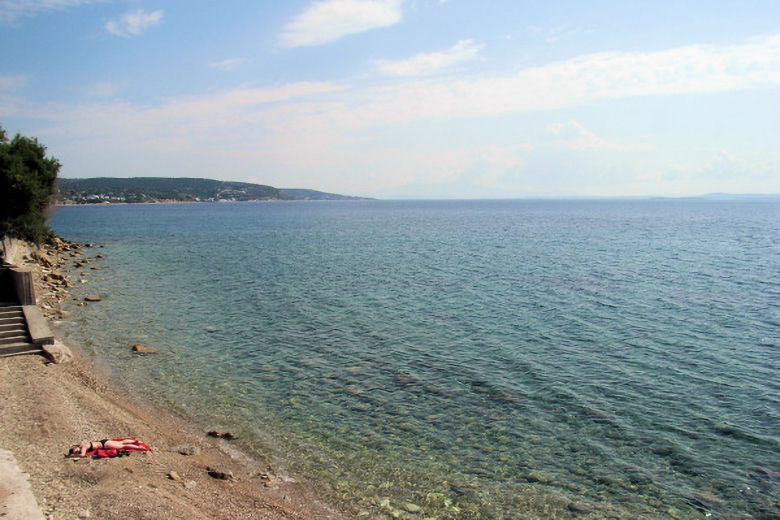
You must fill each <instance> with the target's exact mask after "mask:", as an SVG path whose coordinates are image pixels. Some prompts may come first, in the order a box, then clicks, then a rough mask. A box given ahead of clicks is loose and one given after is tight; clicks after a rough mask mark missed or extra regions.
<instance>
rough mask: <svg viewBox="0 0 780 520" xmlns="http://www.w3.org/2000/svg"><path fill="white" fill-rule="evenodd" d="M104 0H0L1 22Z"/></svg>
mask: <svg viewBox="0 0 780 520" xmlns="http://www.w3.org/2000/svg"><path fill="white" fill-rule="evenodd" d="M102 1H103V0H0V22H6V23H10V22H14V21H16V20H17V19H19V18H22V17H25V16H36V15H38V14H41V13H44V12H46V11H58V10H64V9H68V8H70V7H78V6H80V5H86V4H95V3H100V2H102Z"/></svg>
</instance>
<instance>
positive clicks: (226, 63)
mask: <svg viewBox="0 0 780 520" xmlns="http://www.w3.org/2000/svg"><path fill="white" fill-rule="evenodd" d="M244 63H246V60H245V59H244V58H229V59H227V60H222V61H215V62H212V63H209V67H211V68H213V69H217V70H221V71H224V72H230V71H232V70H234V69H236V68H237V67H239V66H241V65H243V64H244Z"/></svg>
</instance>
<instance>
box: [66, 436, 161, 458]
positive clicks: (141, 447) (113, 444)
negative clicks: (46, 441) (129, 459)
mask: <svg viewBox="0 0 780 520" xmlns="http://www.w3.org/2000/svg"><path fill="white" fill-rule="evenodd" d="M149 449H150V448H149V446H147V445H146V444H144V443H143V442H141V441H139V440H138V439H134V438H133V437H126V438H123V439H103V440H99V441H92V442H89V441H84V442H82V443H81V444H74V445H73V446H71V447H70V450H69V451H68V455H70V456H71V457H92V456H97V457H116V456H117V455H120V454H123V455H124V454H129V452H131V451H149Z"/></svg>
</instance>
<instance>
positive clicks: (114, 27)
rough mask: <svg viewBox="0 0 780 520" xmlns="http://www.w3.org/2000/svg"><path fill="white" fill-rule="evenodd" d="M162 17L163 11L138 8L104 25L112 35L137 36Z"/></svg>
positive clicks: (157, 22) (157, 23)
mask: <svg viewBox="0 0 780 520" xmlns="http://www.w3.org/2000/svg"><path fill="white" fill-rule="evenodd" d="M162 17H163V11H161V10H157V11H152V12H147V11H144V10H143V9H138V10H137V11H130V12H127V13H125V14H123V15H122V17H121V18H119V19H118V20H111V21H110V22H107V23H106V25H105V29H106V31H108V33H109V34H113V35H114V36H123V37H128V36H138V35H139V34H141V32H142V31H144V30H146V29H148V28H149V27H154V26H155V25H159V24H160V21H161V20H162Z"/></svg>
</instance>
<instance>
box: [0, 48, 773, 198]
mask: <svg viewBox="0 0 780 520" xmlns="http://www.w3.org/2000/svg"><path fill="white" fill-rule="evenodd" d="M4 81H5V83H6V84H7V85H8V86H9V88H10V87H11V86H13V85H19V82H20V81H21V80H20V79H18V78H17V79H13V77H12V79H5V80H3V79H2V78H0V86H2V85H3V82H4ZM372 81H375V78H372ZM777 86H780V37H773V38H763V39H758V40H751V41H748V42H745V43H743V44H741V45H731V46H688V47H681V48H677V49H670V50H666V51H659V52H646V53H608V54H590V55H583V56H580V57H576V58H572V59H570V60H566V61H561V62H557V63H552V64H549V65H546V66H542V67H533V68H526V69H522V70H520V71H518V72H516V73H514V74H511V75H503V76H498V75H497V76H494V77H479V78H464V79H461V80H459V81H451V80H442V79H433V78H429V79H427V80H425V81H422V80H416V81H401V82H397V83H396V80H394V81H393V82H388V83H387V84H386V85H385V86H382V87H373V86H364V85H362V84H357V83H356V84H354V85H348V84H342V85H339V84H333V83H326V82H322V83H305V82H302V83H294V84H288V85H278V86H268V87H265V88H248V87H238V88H235V89H231V90H225V91H220V92H211V93H208V94H204V95H197V96H187V97H182V98H174V99H168V100H164V101H162V102H159V103H157V104H155V105H139V104H133V103H128V102H119V101H114V102H103V103H99V102H94V101H92V102H89V103H86V104H82V105H79V106H75V107H71V106H64V105H63V106H55V105H52V104H42V103H33V102H32V101H29V102H26V103H23V100H20V99H17V98H14V99H11V98H10V97H8V96H5V97H3V96H0V118H7V117H8V116H9V115H10V116H15V117H24V118H27V119H34V118H37V119H38V120H44V121H49V122H50V123H49V124H50V125H51V126H50V127H49V128H47V129H46V132H45V133H36V135H39V136H40V137H41V138H42V139H44V141H45V142H47V143H57V146H58V148H57V149H56V150H55V149H54V148H52V153H53V154H54V155H55V156H57V157H59V158H60V159H61V160H62V161H63V164H65V168H66V170H65V174H66V176H67V175H76V174H78V175H81V176H92V175H101V174H105V172H101V171H99V170H100V168H105V164H112V165H116V171H115V172H112V173H111V174H112V175H138V174H145V175H146V174H148V175H151V174H159V175H166V170H165V168H175V169H176V170H177V171H188V172H190V173H191V174H192V175H194V176H206V177H208V176H213V175H214V172H230V175H232V176H233V177H234V178H243V176H248V175H257V173H256V172H257V171H258V170H259V169H261V167H260V166H259V165H262V171H263V175H264V179H265V180H264V182H265V183H268V184H272V185H287V186H294V185H298V186H314V187H316V186H317V183H315V182H310V180H313V179H320V181H319V182H327V185H322V184H319V186H320V187H321V188H327V189H328V190H329V191H347V192H349V191H355V190H356V187H359V188H360V191H361V192H362V193H366V194H367V193H370V192H371V190H378V189H379V188H392V187H393V186H398V185H400V184H415V183H417V184H419V183H429V184H430V183H437V182H438V183H447V182H454V181H459V182H460V181H463V182H465V180H468V182H471V183H472V184H474V185H477V184H479V185H481V186H483V187H488V186H494V187H496V188H495V189H496V190H499V191H500V190H504V188H503V186H515V188H514V189H516V190H519V191H518V193H521V192H522V193H544V191H543V187H544V186H548V185H549V186H552V184H550V183H551V181H550V180H549V175H548V174H547V172H548V171H552V170H550V168H546V166H548V165H549V164H550V163H549V161H551V160H559V161H560V164H555V165H553V166H554V167H556V168H558V170H560V171H564V170H566V171H569V170H571V164H573V163H572V162H566V161H575V160H580V159H581V158H582V157H581V156H583V155H587V156H588V157H587V158H588V159H589V160H593V161H594V165H595V166H593V165H592V166H593V167H592V168H591V170H590V173H588V174H587V175H585V174H583V175H585V177H583V182H582V183H580V184H578V185H577V186H572V187H571V189H572V190H575V189H577V190H585V189H586V188H585V187H583V186H586V185H587V186H590V187H589V188H587V189H592V190H593V194H596V191H597V190H599V189H604V186H606V185H607V184H605V183H604V182H601V183H599V182H591V181H592V180H593V179H594V178H595V177H594V176H595V175H597V172H599V171H603V168H602V166H603V164H602V163H599V164H598V165H596V162H598V161H606V160H607V159H609V160H614V161H615V164H617V166H615V169H616V170H618V169H619V167H622V166H621V164H626V165H628V164H629V163H630V164H631V165H633V164H634V163H635V162H636V161H635V160H636V159H637V158H639V159H640V160H641V161H645V162H646V164H644V165H640V166H641V168H639V167H637V168H638V170H637V171H641V172H644V173H642V175H657V174H658V173H659V172H668V171H669V168H668V167H667V166H666V165H668V164H670V162H671V160H670V159H669V155H670V154H669V153H668V151H664V154H661V153H658V154H655V153H642V152H643V150H646V149H645V148H642V147H640V146H636V145H631V144H620V143H614V142H612V141H611V140H609V139H605V138H604V137H601V136H599V135H596V133H594V132H593V131H591V130H589V129H588V128H585V127H584V126H583V125H582V124H580V123H579V122H577V121H575V120H569V121H568V122H563V123H558V124H555V125H551V126H549V127H548V128H547V130H548V133H547V134H544V135H542V136H538V135H537V138H536V139H537V140H536V141H535V142H534V148H533V150H531V149H530V145H522V146H521V145H517V146H515V147H512V145H509V144H507V143H508V142H510V141H508V138H509V132H513V131H516V132H517V136H516V140H515V142H516V143H517V142H525V141H527V140H528V139H529V137H528V136H529V133H528V132H529V131H528V130H527V129H525V128H519V127H518V126H516V125H514V123H513V122H512V121H510V118H504V119H503V120H502V121H501V125H500V126H501V127H502V130H497V131H496V133H495V134H491V133H490V132H485V135H482V134H481V133H480V135H479V136H478V137H477V138H476V141H473V140H472V141H465V140H461V139H460V137H459V136H456V134H455V133H454V132H453V133H451V134H449V135H450V136H451V137H448V135H446V134H447V132H442V136H441V139H431V140H430V142H426V143H424V146H423V145H420V146H419V147H418V146H416V144H415V143H416V142H417V141H424V140H425V139H418V137H421V136H423V134H421V133H420V132H428V134H426V137H429V133H430V130H431V128H432V127H436V128H444V127H447V126H449V122H450V121H451V120H455V119H464V120H466V119H470V118H473V121H474V122H475V123H477V125H475V127H478V128H488V127H489V126H491V125H490V120H488V121H487V122H484V120H483V121H480V120H479V119H480V118H490V117H493V116H506V115H511V114H517V113H522V112H527V111H538V110H548V109H561V108H566V107H575V106H581V105H584V104H590V103H593V102H595V101H601V100H610V99H617V98H625V97H631V96H649V95H653V96H658V95H674V94H689V93H709V92H725V91H739V90H742V91H747V90H750V89H754V88H766V87H770V88H775V87H777ZM700 99H702V100H706V96H705V97H704V98H700ZM703 102H705V101H703ZM551 117H555V116H554V115H552V116H551ZM432 120H439V121H438V122H437V125H430V124H428V121H432ZM548 121H549V120H548ZM564 121H566V119H564ZM418 122H422V123H423V124H421V125H417V123H418ZM398 123H400V124H398ZM438 123H440V125H441V126H438ZM457 123H458V125H452V126H453V127H454V126H459V127H460V128H461V129H462V128H465V127H468V126H470V121H462V122H457ZM461 123H462V124H461ZM542 127H544V125H542ZM475 133H476V131H475ZM499 134H501V135H499ZM386 138H389V139H386ZM398 143H401V144H400V145H399V144H398ZM410 143H411V146H409V144H410ZM431 143H432V144H431ZM496 143H499V144H496ZM500 143H503V144H500ZM464 144H465V145H464ZM551 144H552V145H553V146H560V147H564V149H553V148H551V146H550V145H551ZM572 148H574V149H577V150H593V151H598V152H603V153H589V154H577V153H569V149H572ZM94 150H99V153H100V154H101V158H100V160H97V159H95V160H93V159H92V156H91V153H95V152H94ZM616 150H631V151H634V152H635V154H634V155H630V156H624V155H623V154H614V153H611V152H614V151H616ZM618 155H619V157H618ZM656 155H658V157H659V158H658V159H656V158H655V157H656ZM103 156H105V157H103ZM112 156H115V157H116V159H112ZM689 157H692V155H691V154H690V153H689V151H687V150H686V151H685V155H684V156H683V158H682V159H675V160H678V161H679V162H685V161H686V160H688V159H687V158H689ZM551 158H552V159H551ZM621 161H622V163H621ZM709 162H712V165H711V166H709V167H707V168H708V170H707V171H711V172H718V171H719V172H724V171H726V170H727V167H726V166H724V164H725V162H724V161H715V160H714V159H712V156H708V157H706V158H700V157H693V158H692V159H691V160H690V163H689V169H688V172H689V175H693V173H695V172H697V171H698V172H700V171H703V170H702V169H706V168H705V165H707V164H708V163H709ZM753 162H755V161H752V160H751V162H750V164H752V163H753ZM662 163H664V164H662ZM776 163H777V161H775V163H774V164H775V166H776ZM368 165H370V167H369V166H368ZM610 165H612V163H610ZM596 166H598V167H596ZM469 167H470V168H471V169H470V170H467V169H466V168H469ZM628 168H629V166H626V170H628ZM631 168H633V166H631ZM696 168H699V170H696ZM732 168H736V164H731V165H729V166H728V169H732ZM553 169H555V168H553ZM620 171H621V172H622V170H620ZM738 171H739V172H745V171H746V168H739V169H738ZM766 171H770V170H768V169H767V170H766ZM539 172H544V174H542V173H539ZM594 172H596V173H594ZM774 172H775V176H776V170H774ZM463 175H472V177H470V178H469V179H465V177H463ZM477 175H478V176H477ZM533 175H536V177H533ZM616 175H617V174H616ZM621 175H622V173H621ZM638 175H639V173H638V172H637V173H635V176H638ZM459 176H460V177H459ZM713 177H714V175H713ZM322 179H327V181H322ZM532 181H533V182H532ZM561 182H563V181H561ZM567 182H568V179H567ZM648 182H649V181H648ZM648 182H645V180H643V179H641V178H638V180H637V184H636V191H637V193H639V192H640V191H641V190H642V189H644V190H647V189H652V190H655V189H656V188H655V187H653V186H651V185H650V184H649V183H648ZM664 182H666V181H664ZM697 182H698V181H697ZM728 182H734V183H736V181H728ZM754 182H755V185H756V186H757V185H758V184H759V182H763V184H764V185H767V184H768V181H767V180H766V179H761V180H757V181H754ZM773 182H774V186H777V181H773ZM533 183H536V184H533ZM544 183H547V184H544ZM559 184H560V183H559ZM734 185H736V184H734ZM648 186H649V188H648ZM697 186H700V184H696V185H694V181H693V180H691V181H690V185H687V184H676V185H674V186H672V188H673V190H674V191H675V192H677V193H691V192H694V191H695V189H698V188H697ZM730 186H731V185H730V184H729V185H727V184H726V181H723V184H722V188H721V189H720V190H716V189H714V188H713V189H712V190H710V191H734V190H735V189H736V188H730ZM350 187H351V188H350ZM726 188H730V189H729V190H726ZM545 189H546V188H545ZM549 189H551V190H553V189H557V188H552V187H551V188H549ZM611 189H614V193H615V194H617V193H618V192H619V190H620V189H621V187H620V185H619V184H617V183H616V184H615V185H614V188H611ZM670 189H671V188H670ZM746 189H748V188H747V187H744V188H742V190H743V191H744V190H746ZM766 189H767V188H765V189H763V190H759V189H757V188H752V190H754V191H766ZM375 193H376V191H375ZM485 193H486V192H485ZM501 193H505V194H506V195H509V194H510V191H508V188H507V190H504V191H501ZM572 193H575V191H572Z"/></svg>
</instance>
